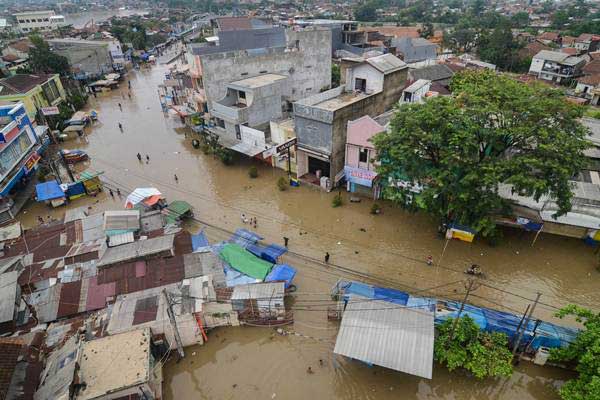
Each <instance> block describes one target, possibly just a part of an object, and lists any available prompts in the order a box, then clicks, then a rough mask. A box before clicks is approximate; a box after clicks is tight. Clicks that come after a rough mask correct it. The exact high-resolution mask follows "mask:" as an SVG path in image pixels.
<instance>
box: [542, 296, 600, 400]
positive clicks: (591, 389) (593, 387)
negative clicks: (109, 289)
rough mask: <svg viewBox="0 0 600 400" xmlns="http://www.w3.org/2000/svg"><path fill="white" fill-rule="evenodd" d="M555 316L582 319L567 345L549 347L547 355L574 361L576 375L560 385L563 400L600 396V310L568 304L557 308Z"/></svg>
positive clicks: (587, 398) (596, 399) (558, 359)
mask: <svg viewBox="0 0 600 400" xmlns="http://www.w3.org/2000/svg"><path fill="white" fill-rule="evenodd" d="M557 315H558V317H560V318H564V317H566V316H573V317H575V319H576V320H577V321H578V322H581V323H583V326H584V329H583V330H582V331H581V332H580V333H579V334H578V335H577V338H576V339H575V342H574V343H571V344H570V345H569V347H567V348H561V349H553V350H552V352H551V359H552V360H553V361H560V362H574V363H576V364H577V372H578V373H579V376H578V377H577V378H576V379H572V380H570V381H568V382H567V383H565V384H564V385H563V386H562V387H561V388H560V396H561V398H563V399H564V400H598V399H600V314H598V313H594V312H592V311H591V310H587V309H585V308H582V307H579V306H575V305H569V306H567V307H565V308H563V309H562V310H560V311H559V312H558V314H557Z"/></svg>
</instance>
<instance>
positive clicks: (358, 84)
mask: <svg viewBox="0 0 600 400" xmlns="http://www.w3.org/2000/svg"><path fill="white" fill-rule="evenodd" d="M354 90H357V91H359V92H366V91H367V80H366V79H363V78H356V79H355V80H354Z"/></svg>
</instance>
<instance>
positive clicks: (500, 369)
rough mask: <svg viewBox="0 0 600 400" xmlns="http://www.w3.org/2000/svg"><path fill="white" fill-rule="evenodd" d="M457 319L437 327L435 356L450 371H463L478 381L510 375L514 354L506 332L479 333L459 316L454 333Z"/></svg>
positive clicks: (471, 320) (466, 316) (465, 319)
mask: <svg viewBox="0 0 600 400" xmlns="http://www.w3.org/2000/svg"><path fill="white" fill-rule="evenodd" d="M453 325H454V319H447V320H446V321H444V322H443V323H442V324H441V325H438V326H437V333H438V334H437V337H436V339H435V346H434V350H433V354H434V356H435V359H436V360H437V361H439V362H441V363H442V364H445V365H446V367H448V369H449V370H450V371H453V370H455V369H457V368H464V369H466V370H467V371H469V372H471V373H472V374H473V375H474V376H475V377H476V378H478V379H483V378H486V377H497V376H510V375H511V374H512V371H513V368H512V354H511V352H510V351H509V350H508V338H507V337H506V335H505V334H503V333H497V332H494V333H488V332H482V331H480V330H479V327H478V326H477V324H475V322H474V321H473V319H472V318H471V317H469V316H468V315H465V316H463V317H460V318H459V320H458V322H457V324H456V329H454V332H453Z"/></svg>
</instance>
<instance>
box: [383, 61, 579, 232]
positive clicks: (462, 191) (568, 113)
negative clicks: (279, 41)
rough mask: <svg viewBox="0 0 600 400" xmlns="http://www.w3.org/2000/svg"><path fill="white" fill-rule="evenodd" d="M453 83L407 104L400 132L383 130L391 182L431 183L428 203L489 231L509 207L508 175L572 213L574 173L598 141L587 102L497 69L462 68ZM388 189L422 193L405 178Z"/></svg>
mask: <svg viewBox="0 0 600 400" xmlns="http://www.w3.org/2000/svg"><path fill="white" fill-rule="evenodd" d="M451 89H452V91H453V96H452V97H445V96H441V97H434V98H431V99H429V100H427V101H425V102H424V103H422V104H405V105H400V106H398V108H397V109H396V112H395V114H394V116H393V118H392V121H391V129H390V131H389V132H384V133H381V134H378V135H376V136H375V137H374V138H373V142H374V144H375V147H376V149H377V154H378V160H379V161H380V162H381V166H380V167H379V174H380V175H381V176H382V179H383V181H384V182H385V181H387V179H388V178H391V179H392V180H393V181H394V180H395V181H406V182H409V183H418V184H420V185H422V186H423V190H422V192H421V194H420V195H419V198H418V200H419V201H418V203H419V205H420V206H421V207H422V208H424V209H425V211H427V212H429V213H431V214H433V215H435V216H436V217H438V218H439V219H440V220H441V221H442V222H448V221H454V222H457V223H461V224H464V225H468V226H470V227H471V228H473V229H475V230H476V231H478V232H481V233H482V234H483V236H488V235H490V234H492V233H494V231H495V222H494V221H495V218H494V214H498V213H500V214H503V213H505V212H507V211H508V204H507V202H506V200H504V199H503V198H502V197H500V195H499V194H498V188H499V185H500V184H509V185H512V188H513V190H514V191H515V192H516V193H518V194H520V195H523V196H533V198H535V199H536V200H538V199H540V198H541V197H542V196H544V195H550V196H551V197H553V198H554V199H555V201H556V203H557V205H558V212H557V215H562V214H564V213H566V212H568V211H569V210H570V209H571V197H572V193H571V185H570V181H569V180H570V179H571V178H572V177H573V175H575V174H576V173H577V172H579V171H580V170H581V169H582V168H583V167H584V166H585V163H586V161H585V157H584V156H583V150H585V149H586V148H587V147H588V146H589V143H588V142H587V140H586V135H587V129H586V128H584V127H583V126H582V125H581V124H580V123H579V122H578V118H580V117H581V116H582V114H583V109H582V108H581V107H580V106H577V105H574V104H571V103H569V102H567V101H566V100H565V97H564V95H563V93H562V92H560V91H558V90H556V89H552V88H550V87H548V86H544V85H539V84H537V85H526V84H523V83H520V82H518V81H515V80H513V79H511V78H510V77H508V76H505V75H497V74H496V73H494V72H492V71H465V72H462V73H459V74H456V75H455V76H454V78H453V79H452V82H451ZM385 195H386V197H388V198H390V199H392V200H395V201H397V202H398V203H400V204H405V203H406V202H407V199H408V200H410V199H413V196H412V195H411V192H410V188H407V187H403V185H390V186H388V187H387V188H386V189H385ZM409 203H410V204H413V203H414V202H412V203H411V202H410V201H409ZM410 204H409V205H410Z"/></svg>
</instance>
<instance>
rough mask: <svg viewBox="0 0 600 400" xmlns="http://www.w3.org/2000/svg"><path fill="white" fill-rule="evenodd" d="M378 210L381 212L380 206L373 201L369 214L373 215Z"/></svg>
mask: <svg viewBox="0 0 600 400" xmlns="http://www.w3.org/2000/svg"><path fill="white" fill-rule="evenodd" d="M380 212H381V207H379V204H377V203H373V205H372V206H371V214H373V215H375V214H379V213H380Z"/></svg>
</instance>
